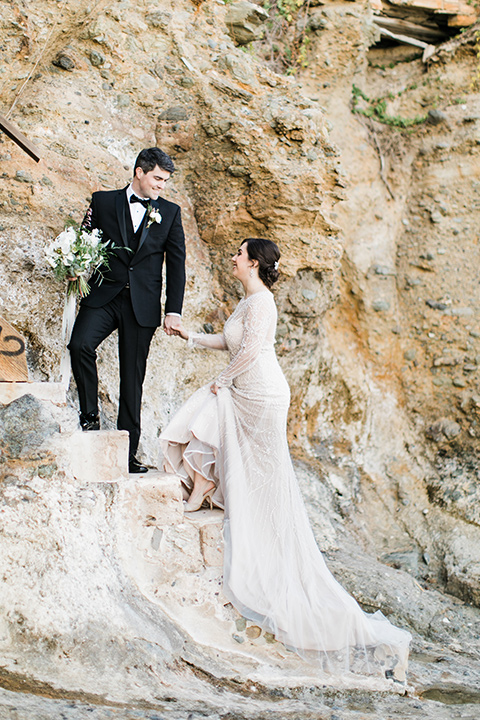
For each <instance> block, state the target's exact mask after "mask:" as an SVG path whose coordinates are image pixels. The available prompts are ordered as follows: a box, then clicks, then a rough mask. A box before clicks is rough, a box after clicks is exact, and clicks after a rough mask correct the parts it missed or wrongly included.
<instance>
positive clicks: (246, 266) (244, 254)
mask: <svg viewBox="0 0 480 720" xmlns="http://www.w3.org/2000/svg"><path fill="white" fill-rule="evenodd" d="M232 262H233V276H234V277H236V278H238V279H239V280H240V281H242V282H243V281H246V280H247V278H248V277H249V275H250V270H251V269H252V267H253V265H254V263H253V260H250V258H249V257H248V251H247V243H243V245H241V246H240V247H239V248H238V250H237V252H236V253H235V255H234V256H233V258H232Z"/></svg>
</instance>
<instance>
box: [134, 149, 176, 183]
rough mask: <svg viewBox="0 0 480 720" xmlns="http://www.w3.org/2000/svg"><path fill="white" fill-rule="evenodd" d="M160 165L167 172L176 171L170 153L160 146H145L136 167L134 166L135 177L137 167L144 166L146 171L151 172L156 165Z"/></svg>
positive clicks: (143, 168)
mask: <svg viewBox="0 0 480 720" xmlns="http://www.w3.org/2000/svg"><path fill="white" fill-rule="evenodd" d="M156 165H158V167H159V168H160V169H161V170H166V172H169V173H173V172H175V165H174V164H173V160H172V158H171V157H170V155H167V153H165V152H163V150H160V148H157V147H152V148H144V149H143V150H142V151H141V152H140V153H139V154H138V157H137V159H136V160H135V167H134V168H133V175H134V177H135V171H136V169H137V167H140V168H142V170H143V172H144V173H147V172H150V170H153V168H154V167H156Z"/></svg>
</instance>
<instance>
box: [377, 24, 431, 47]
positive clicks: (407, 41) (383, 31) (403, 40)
mask: <svg viewBox="0 0 480 720" xmlns="http://www.w3.org/2000/svg"><path fill="white" fill-rule="evenodd" d="M377 27H378V28H379V30H380V33H381V34H382V35H384V36H385V37H389V38H392V40H396V41H397V42H399V43H405V44H407V45H414V46H415V47H419V48H426V47H428V43H426V42H422V41H421V40H416V38H413V37H408V36H407V35H397V34H395V33H392V32H390V30H387V29H386V28H382V27H380V26H377Z"/></svg>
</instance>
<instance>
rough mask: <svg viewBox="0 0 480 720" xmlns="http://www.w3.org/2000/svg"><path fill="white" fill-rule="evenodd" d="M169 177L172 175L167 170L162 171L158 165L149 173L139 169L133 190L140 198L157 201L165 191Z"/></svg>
mask: <svg viewBox="0 0 480 720" xmlns="http://www.w3.org/2000/svg"><path fill="white" fill-rule="evenodd" d="M169 177H170V173H169V172H168V171H167V170H162V168H160V167H158V165H155V167H154V168H153V170H149V171H148V172H147V173H145V172H143V170H142V168H140V167H137V169H136V170H135V177H134V178H133V182H132V190H133V191H134V193H135V194H136V195H138V196H139V197H143V198H149V199H150V200H156V199H157V198H158V196H159V195H160V193H161V192H162V190H164V188H165V183H166V182H167V180H168V178H169Z"/></svg>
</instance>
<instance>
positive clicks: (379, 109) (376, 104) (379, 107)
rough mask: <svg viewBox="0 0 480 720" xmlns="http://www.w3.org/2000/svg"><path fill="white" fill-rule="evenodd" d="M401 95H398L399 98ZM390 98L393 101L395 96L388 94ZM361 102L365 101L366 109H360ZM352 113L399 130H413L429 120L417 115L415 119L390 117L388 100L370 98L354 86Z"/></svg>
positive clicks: (398, 116)
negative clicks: (412, 128)
mask: <svg viewBox="0 0 480 720" xmlns="http://www.w3.org/2000/svg"><path fill="white" fill-rule="evenodd" d="M400 94H401V93H397V96H398V95H400ZM388 98H389V99H391V100H392V99H393V98H395V95H394V94H393V93H391V92H389V93H388ZM360 100H364V101H365V102H366V103H368V104H367V106H366V107H360V105H359V103H360ZM352 112H354V113H357V114H359V115H364V117H368V118H372V119H374V120H377V121H378V122H381V123H384V125H390V126H392V127H397V128H402V129H405V128H411V127H412V126H414V125H420V124H421V123H423V122H425V120H426V119H427V116H426V115H416V116H415V117H414V118H406V117H402V116H401V115H389V114H388V113H387V99H386V98H373V99H371V98H369V97H368V95H366V94H365V93H364V92H363V90H361V89H360V88H359V87H357V86H356V85H352Z"/></svg>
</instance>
